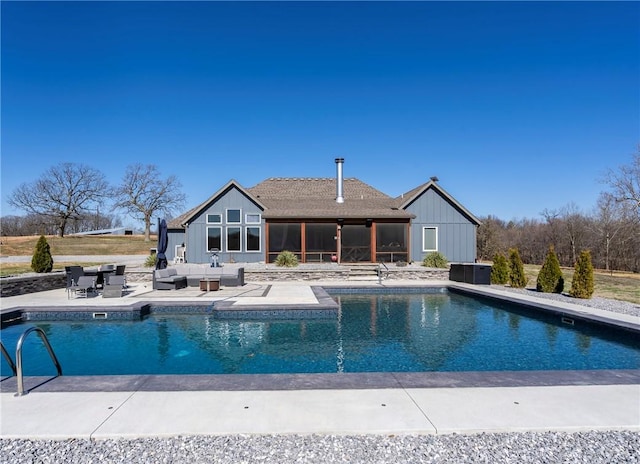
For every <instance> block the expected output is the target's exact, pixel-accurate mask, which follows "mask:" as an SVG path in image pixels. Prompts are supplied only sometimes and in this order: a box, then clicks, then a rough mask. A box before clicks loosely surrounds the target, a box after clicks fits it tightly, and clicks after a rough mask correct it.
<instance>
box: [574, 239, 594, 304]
mask: <svg viewBox="0 0 640 464" xmlns="http://www.w3.org/2000/svg"><path fill="white" fill-rule="evenodd" d="M570 293H571V296H572V297H574V298H585V299H587V298H591V296H592V295H593V265H592V264H591V253H590V252H589V251H588V250H585V251H583V252H582V253H580V257H579V258H578V262H577V263H576V267H575V271H574V273H573V280H572V281H571V292H570Z"/></svg>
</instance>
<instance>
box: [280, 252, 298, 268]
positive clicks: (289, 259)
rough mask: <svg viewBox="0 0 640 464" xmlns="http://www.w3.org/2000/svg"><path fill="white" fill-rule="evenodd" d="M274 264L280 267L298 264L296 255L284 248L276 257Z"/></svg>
mask: <svg viewBox="0 0 640 464" xmlns="http://www.w3.org/2000/svg"><path fill="white" fill-rule="evenodd" d="M275 265H276V266H281V267H296V266H297V265H298V257H297V256H296V255H294V254H293V253H292V252H290V251H287V250H284V251H282V252H281V253H280V254H279V255H278V256H277V257H276V260H275Z"/></svg>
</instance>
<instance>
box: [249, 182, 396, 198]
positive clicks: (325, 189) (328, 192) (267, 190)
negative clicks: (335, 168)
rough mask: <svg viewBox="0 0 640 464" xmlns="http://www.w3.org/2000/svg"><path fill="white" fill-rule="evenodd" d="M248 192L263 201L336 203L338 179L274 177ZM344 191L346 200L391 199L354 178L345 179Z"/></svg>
mask: <svg viewBox="0 0 640 464" xmlns="http://www.w3.org/2000/svg"><path fill="white" fill-rule="evenodd" d="M247 191H248V192H250V193H251V194H252V195H253V196H255V197H256V198H260V199H261V200H262V199H265V198H272V199H280V200H282V199H292V200H298V199H301V198H314V199H326V200H332V201H335V198H336V179H335V178H318V177H293V178H286V177H272V178H270V179H267V180H265V181H262V182H260V183H259V184H258V185H256V186H255V187H251V188H249V189H247ZM343 191H344V197H345V198H353V199H372V198H385V199H390V198H391V197H389V196H388V195H386V194H384V193H382V192H381V191H380V190H376V189H375V188H373V187H371V186H370V185H368V184H365V183H364V182H362V181H361V180H359V179H356V178H354V177H349V178H346V179H344V182H343Z"/></svg>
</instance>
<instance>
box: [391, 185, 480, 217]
mask: <svg viewBox="0 0 640 464" xmlns="http://www.w3.org/2000/svg"><path fill="white" fill-rule="evenodd" d="M429 189H433V190H435V191H436V192H437V193H438V194H439V195H440V196H441V197H443V198H444V199H445V200H447V201H448V202H449V203H450V204H451V205H453V207H454V208H456V209H457V210H458V211H460V212H461V213H462V214H464V215H465V216H467V218H468V219H469V220H470V221H471V222H473V223H475V224H476V225H478V226H479V225H480V224H482V222H480V220H479V219H478V218H477V217H475V216H474V215H473V214H472V213H471V211H469V210H468V209H467V208H465V207H464V206H462V205H461V204H460V203H458V201H457V200H456V199H455V198H453V197H452V196H451V195H449V193H447V191H446V190H445V189H443V188H442V187H440V185H438V183H437V182H435V181H434V180H430V181H429V182H427V183H425V184H422V185H419V186H417V187H416V188H414V189H412V190H409V191H408V192H407V193H404V194H402V195H400V196H399V197H397V198H396V199H395V202H396V206H397V207H398V208H400V209H406V208H408V207H409V205H411V204H412V203H413V202H414V201H416V200H417V199H418V198H420V197H421V196H422V195H423V194H424V193H425V192H426V191H427V190H429Z"/></svg>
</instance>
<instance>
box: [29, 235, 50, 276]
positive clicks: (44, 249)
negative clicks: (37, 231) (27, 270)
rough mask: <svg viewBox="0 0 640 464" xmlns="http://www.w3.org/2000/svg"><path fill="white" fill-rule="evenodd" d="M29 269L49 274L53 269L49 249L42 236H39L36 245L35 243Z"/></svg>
mask: <svg viewBox="0 0 640 464" xmlns="http://www.w3.org/2000/svg"><path fill="white" fill-rule="evenodd" d="M31 269H33V272H51V270H52V269H53V257H52V256H51V249H50V248H49V244H48V243H47V239H46V238H44V235H41V236H40V238H39V239H38V243H36V249H35V251H34V252H33V257H32V258H31Z"/></svg>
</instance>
